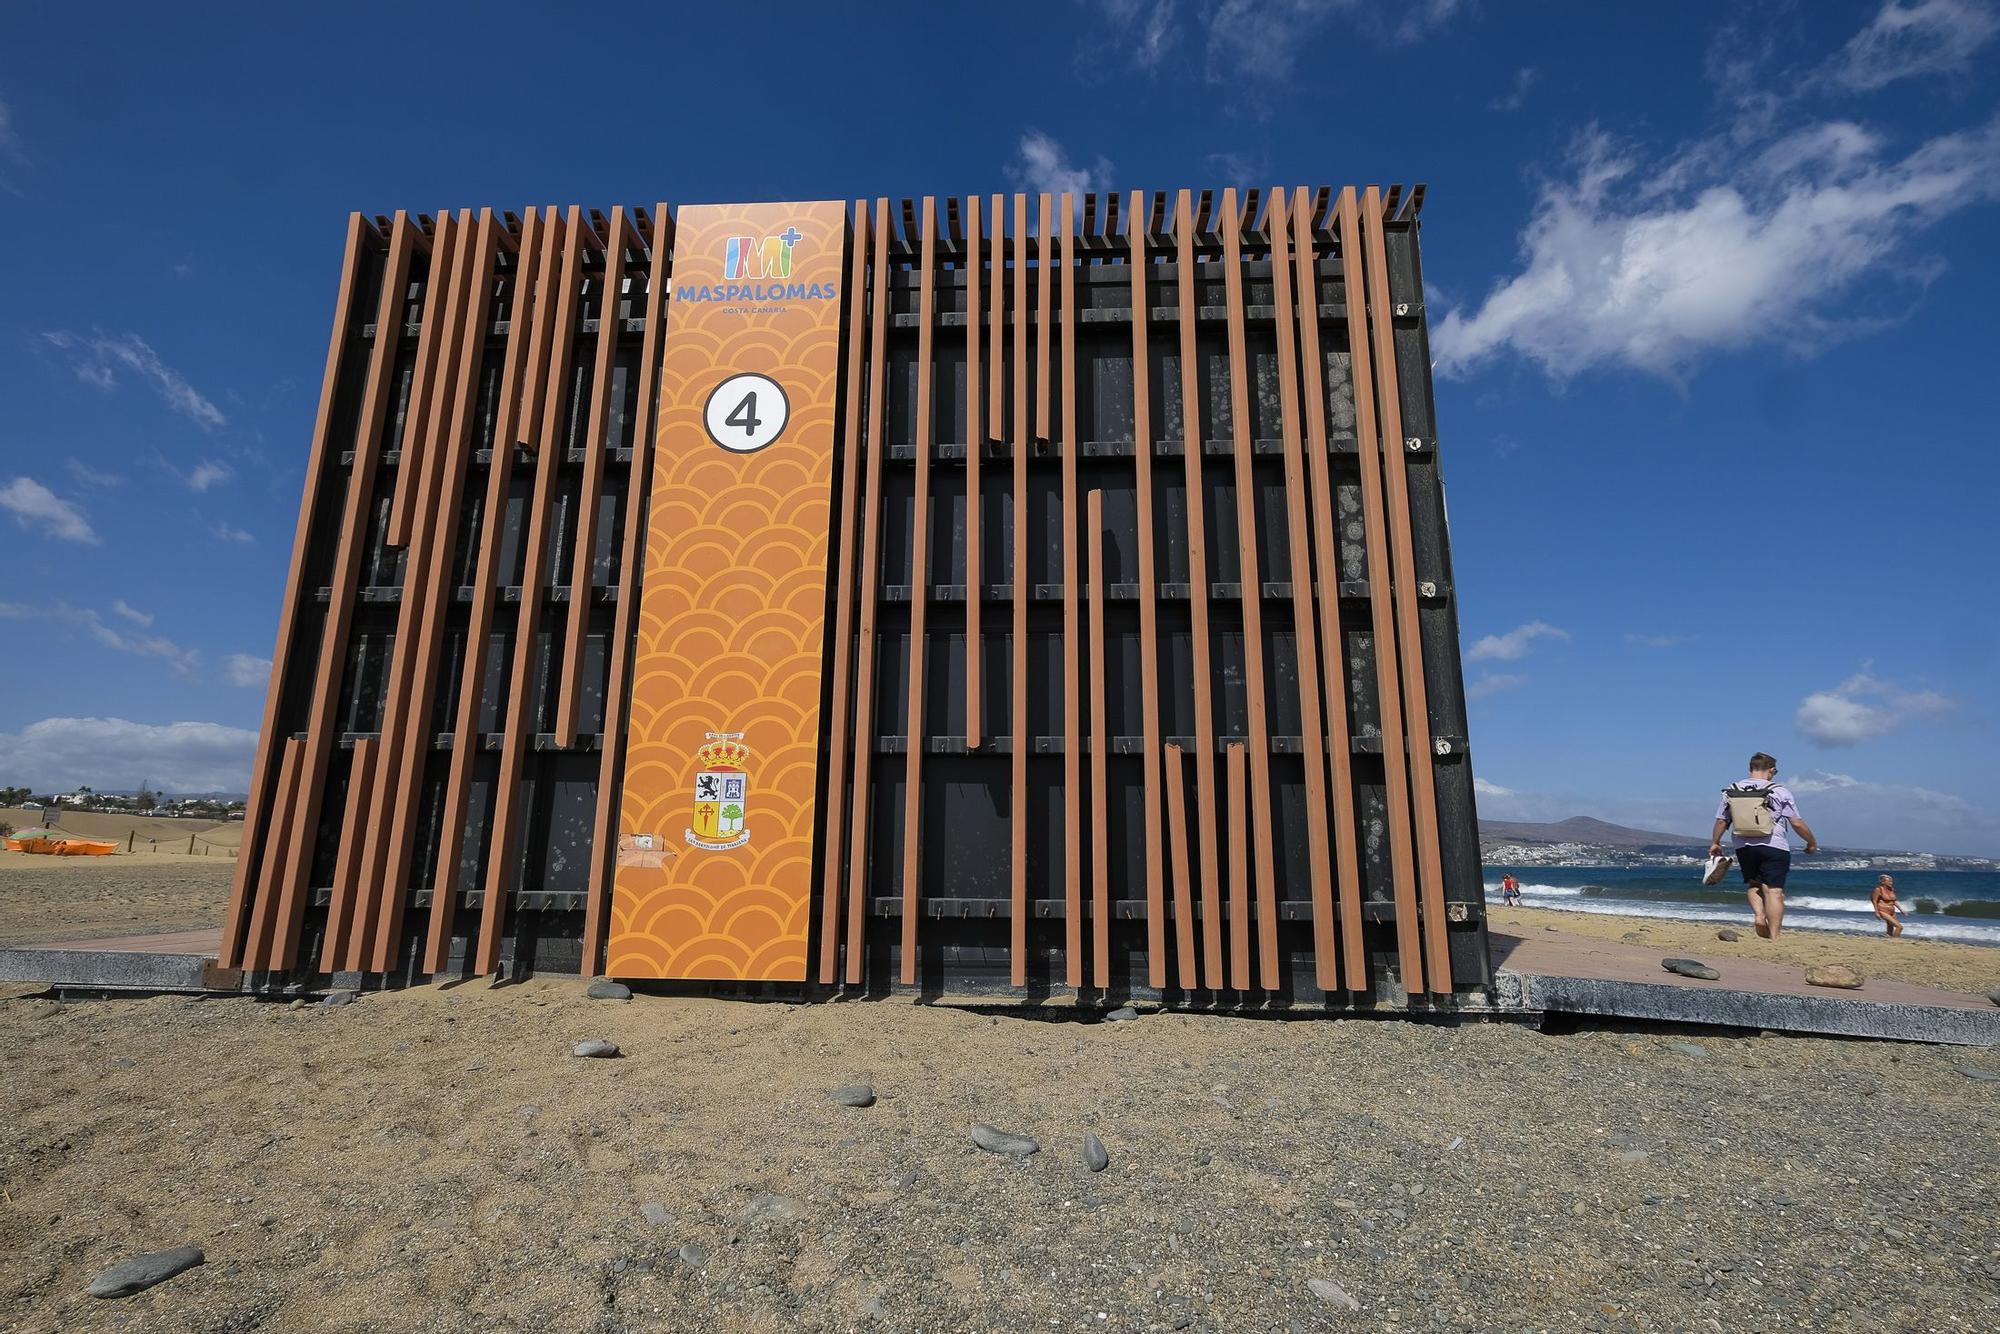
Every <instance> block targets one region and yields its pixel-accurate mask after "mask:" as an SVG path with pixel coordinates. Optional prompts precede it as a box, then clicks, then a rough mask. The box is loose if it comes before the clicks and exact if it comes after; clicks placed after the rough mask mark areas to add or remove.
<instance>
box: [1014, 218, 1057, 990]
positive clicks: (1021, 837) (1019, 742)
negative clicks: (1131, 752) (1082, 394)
mask: <svg viewBox="0 0 2000 1334" xmlns="http://www.w3.org/2000/svg"><path fill="white" fill-rule="evenodd" d="M1042 224H1043V225H1042V234H1043V235H1045V236H1046V235H1047V234H1048V200H1047V198H1046V197H1044V199H1043V201H1042ZM1042 276H1043V282H1042V285H1041V287H1040V288H1039V290H1040V292H1041V294H1042V297H1043V299H1044V309H1043V310H1042V311H1038V312H1036V313H1035V318H1036V320H1037V322H1038V323H1040V324H1042V325H1044V326H1046V324H1047V320H1046V319H1044V318H1042V317H1043V316H1044V315H1046V313H1047V312H1046V304H1047V296H1048V287H1047V281H1046V280H1047V272H1046V269H1044V271H1043V275H1042ZM1028 320H1029V310H1028V197H1027V196H1026V195H1015V196H1014V418H1013V422H1012V423H1011V424H1012V427H1013V430H1012V432H1011V433H1010V438H1009V448H1010V449H1011V450H1012V452H1013V459H1014V518H1013V538H1014V543H1013V546H1014V558H1013V560H1012V561H1011V562H1010V565H1011V567H1012V568H1011V569H1010V570H1009V572H1008V579H1009V581H1010V583H1009V587H1010V588H1011V589H1012V605H1013V611H1014V618H1013V620H1014V629H1013V633H1012V634H1011V635H1009V636H1008V639H1009V645H1010V649H1011V651H1010V652H1009V654H1008V658H1009V661H1010V663H1011V666H1010V668H1009V671H1008V677H1007V682H1008V687H1009V699H1010V701H1011V702H1010V704H1009V706H1008V710H1007V712H1008V723H1009V726H1010V727H1011V729H1012V733H1013V751H1012V753H1011V754H1010V755H1009V757H1008V758H1009V759H1010V760H1011V761H1012V764H1011V765H1010V766H1009V768H1010V770H1011V777H1012V780H1013V781H1012V783H1011V784H1010V801H1009V805H1008V810H1009V811H1010V812H1011V814H1012V821H1011V825H1010V832H1011V834H1012V849H1011V852H1010V854H1009V857H1008V866H1009V871H1010V882H1009V889H1010V891H1011V893H1010V899H1011V901H1012V903H1013V905H1014V915H1015V917H1016V918H1020V917H1022V916H1023V915H1025V914H1026V912H1027V910H1028V908H1027V904H1028V750H1029V747H1030V746H1031V745H1032V744H1033V742H1032V741H1031V740H1030V739H1029V734H1028V600H1029V599H1030V598H1031V597H1032V596H1033V595H1034V587H1033V585H1031V584H1030V583H1029V582H1028V452H1029V444H1030V442H1029V436H1028V432H1029V428H1030V425H1031V423H1030V422H1029V420H1028ZM1042 372H1043V375H1042V378H1043V380H1044V381H1046V380H1047V378H1048V374H1047V372H1048V366H1047V361H1046V358H1045V359H1044V360H1043V363H1042ZM1026 962H1027V960H1026V957H1025V952H1021V953H1017V954H1016V955H1015V958H1014V968H1015V970H1016V972H1015V976H1016V977H1017V978H1022V979H1023V980H1025V974H1024V973H1023V972H1021V971H1020V970H1022V969H1023V968H1024V967H1025V966H1026ZM1015 985H1017V986H1018V985H1020V982H1018V981H1017V982H1016V984H1015Z"/></svg>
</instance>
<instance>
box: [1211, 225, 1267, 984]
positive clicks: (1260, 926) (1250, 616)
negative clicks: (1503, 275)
mask: <svg viewBox="0 0 2000 1334" xmlns="http://www.w3.org/2000/svg"><path fill="white" fill-rule="evenodd" d="M1242 225H1243V219H1242V215H1241V214H1240V213H1239V212H1238V211H1237V205H1236V191H1235V190H1234V189H1229V190H1224V191H1223V192H1222V280H1223V289H1224V293H1225V296H1226V299H1227V301H1228V305H1229V406H1230V418H1231V424H1232V425H1233V427H1234V428H1235V441H1234V453H1235V456H1236V550H1237V564H1238V569H1237V576H1236V577H1237V578H1238V579H1239V580H1240V581H1241V583H1242V588H1243V685H1244V690H1245V693H1246V694H1247V695H1248V696H1249V714H1250V753H1249V757H1248V758H1249V762H1250V818H1251V822H1252V839H1251V843H1252V852H1253V854H1254V859H1255V864H1256V879H1257V885H1256V898H1257V957H1258V977H1259V978H1260V980H1261V982H1262V984H1263V985H1264V986H1265V987H1266V988H1270V987H1275V986H1276V985H1277V984H1278V895H1277V871H1276V869H1275V867H1274V865H1273V859H1272V851H1271V831H1272V816H1271V732H1270V722H1269V719H1268V718H1267V717H1266V714H1265V710H1264V613H1263V597H1264V585H1263V576H1262V575H1261V574H1260V573H1259V572H1258V568H1257V479H1256V474H1255V472H1254V471H1253V469H1252V467H1251V450H1252V448H1253V445H1252V441H1251V435H1250V380H1251V378H1252V377H1253V376H1254V375H1255V373H1256V368H1255V367H1253V366H1252V365H1251V364H1250V359H1249V356H1248V355H1247V353H1246V352H1245V350H1244V332H1243V233H1242ZM1239 828H1240V826H1239ZM1239 929H1240V928H1239Z"/></svg>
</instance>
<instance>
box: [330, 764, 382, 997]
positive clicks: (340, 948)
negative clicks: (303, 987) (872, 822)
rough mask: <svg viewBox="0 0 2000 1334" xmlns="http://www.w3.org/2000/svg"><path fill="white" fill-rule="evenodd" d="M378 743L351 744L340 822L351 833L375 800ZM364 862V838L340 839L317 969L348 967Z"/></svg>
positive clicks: (362, 826) (358, 827)
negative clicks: (350, 932) (351, 760)
mask: <svg viewBox="0 0 2000 1334" xmlns="http://www.w3.org/2000/svg"><path fill="white" fill-rule="evenodd" d="M376 749H377V742H376V741H375V739H374V738H372V737H363V738H361V739H360V740H359V741H356V742H355V743H354V766H353V768H352V769H350V770H349V771H348V778H347V807H346V812H345V814H344V816H343V817H342V825H343V827H344V828H345V829H347V830H348V831H350V834H351V835H352V834H358V832H359V831H360V830H363V829H366V828H367V827H368V807H369V803H370V802H371V801H373V800H374V792H375V752H376ZM364 861H366V855H365V849H364V846H363V840H362V839H361V838H359V837H354V836H350V837H348V838H343V839H341V840H340V855H339V857H338V858H337V859H335V861H334V864H333V896H332V898H330V899H329V900H328V901H327V908H326V934H325V936H324V937H322V938H321V940H320V949H319V971H320V972H322V973H333V972H338V971H340V970H341V969H343V968H346V967H348V962H347V940H348V926H349V923H350V922H351V921H352V919H353V916H354V904H355V900H356V899H357V898H358V897H359V896H360V892H361V890H362V888H363V887H362V886H361V885H360V884H358V883H357V882H358V881H359V880H360V878H361V867H362V863H363V862H364Z"/></svg>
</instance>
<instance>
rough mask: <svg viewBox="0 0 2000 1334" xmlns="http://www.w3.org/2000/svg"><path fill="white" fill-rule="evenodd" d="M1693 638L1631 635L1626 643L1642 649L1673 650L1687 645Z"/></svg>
mask: <svg viewBox="0 0 2000 1334" xmlns="http://www.w3.org/2000/svg"><path fill="white" fill-rule="evenodd" d="M1693 638H1694V636H1693V635H1640V634H1629V635H1626V636H1625V642H1626V643H1628V644H1637V645H1638V646H1639V647H1640V648H1673V647H1674V646H1675V645H1677V644H1685V643H1687V642H1689V641H1690V640H1692V639H1693Z"/></svg>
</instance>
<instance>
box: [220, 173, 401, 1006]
mask: <svg viewBox="0 0 2000 1334" xmlns="http://www.w3.org/2000/svg"><path fill="white" fill-rule="evenodd" d="M371 235H373V229H372V228H370V227H369V226H368V224H367V222H366V221H364V220H363V219H362V216H361V215H360V214H359V213H351V214H349V215H348V218H347V241H346V246H345V249H344V250H343V251H342V254H341V262H340V288H339V293H338V295H337V296H335V298H334V303H333V333H332V335H331V337H330V338H329V339H328V340H327V348H326V369H325V370H324V371H323V372H322V373H321V376H320V390H319V412H318V415H317V416H316V417H315V418H314V420H313V433H312V449H311V452H310V453H309V454H308V455H307V456H306V483H305V491H304V494H303V495H301V496H300V498H299V520H298V525H297V527H296V530H295V531H294V534H293V537H292V567H291V570H290V572H289V573H288V574H287V575H286V576H285V601H284V606H283V608H282V609H281V610H280V612H279V614H278V638H277V642H276V644H275V645H274V646H273V647H272V650H271V679H270V683H269V685H268V686H267V687H266V688H265V691H264V721H263V724H262V726H261V727H260V728H259V729H258V732H257V763H256V765H255V767H254V768H252V769H251V770H250V793H249V797H248V799H247V800H246V801H245V802H244V808H243V845H242V847H241V848H240V849H239V850H238V852H237V857H236V873H235V877H234V883H233V884H232V885H231V887H230V893H229V907H228V910H227V912H226V913H225V914H224V917H223V922H222V948H221V949H220V950H219V951H218V962H219V963H220V964H221V966H222V967H224V968H237V967H241V966H242V964H243V928H244V925H245V922H246V919H247V917H248V915H249V909H250V900H251V899H252V897H253V896H254V895H255V894H256V891H257V888H258V886H259V884H260V882H261V881H263V880H266V879H268V877H266V876H260V875H259V873H258V868H259V865H260V863H261V862H262V860H263V858H264V856H265V849H266V842H267V837H266V833H267V825H268V824H270V823H271V822H272V820H273V814H272V807H271V797H272V781H271V780H272V775H273V773H274V772H275V771H276V770H277V769H278V768H279V766H280V765H281V763H282V761H283V759H284V751H285V741H284V739H283V738H281V737H280V736H279V735H278V704H279V699H280V696H281V695H282V694H283V691H284V684H285V676H286V674H287V672H288V671H289V669H290V666H291V658H292V645H293V640H294V637H295V633H296V629H297V621H298V615H299V599H300V597H301V595H302V594H303V593H304V592H305V590H304V589H303V588H302V585H303V583H304V581H305V556H306V548H307V547H308V546H309V545H310V541H311V537H312V521H313V514H314V512H315V511H316V510H317V509H318V507H319V496H320V482H321V474H322V473H323V471H324V470H325V467H326V455H327V433H328V430H329V429H330V426H331V423H332V418H333V399H334V393H335V391H336V389H337V388H338V386H339V383H340V365H341V356H342V354H343V353H344V352H345V351H346V349H347V341H348V336H349V328H350V325H351V324H352V321H353V317H354V289H355V283H356V280H357V278H358V277H359V276H360V269H361V257H362V254H363V251H364V249H365V247H366V245H367V239H368V237H369V236H371Z"/></svg>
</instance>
